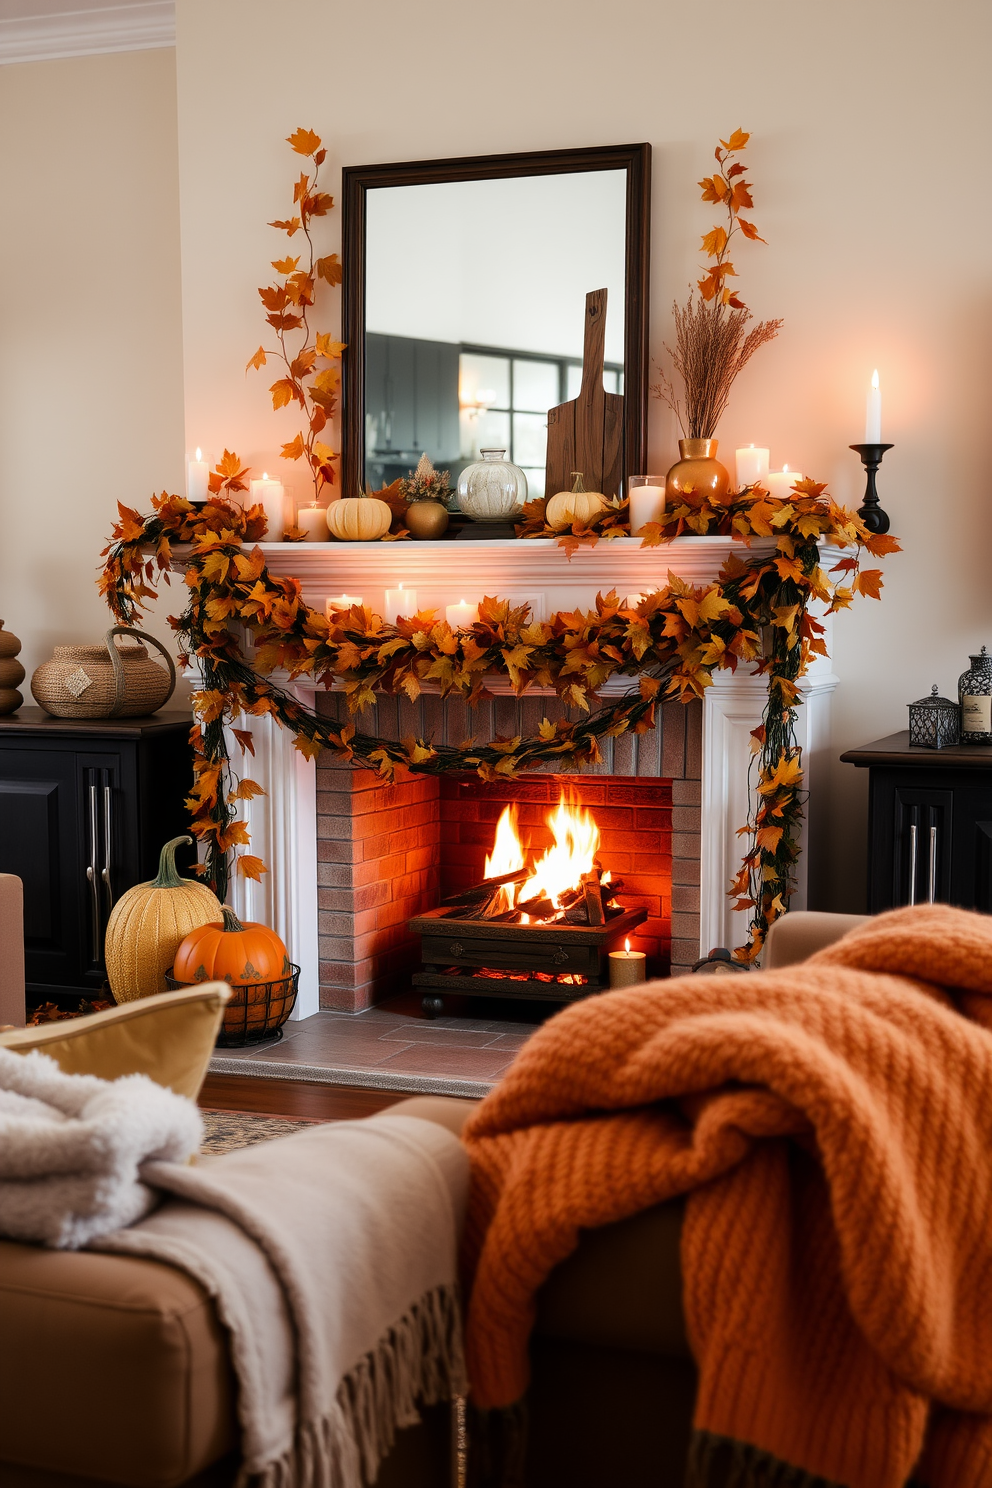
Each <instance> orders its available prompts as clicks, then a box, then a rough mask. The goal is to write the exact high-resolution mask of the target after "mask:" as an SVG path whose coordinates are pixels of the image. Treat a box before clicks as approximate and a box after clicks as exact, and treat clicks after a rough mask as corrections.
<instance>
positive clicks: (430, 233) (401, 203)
mask: <svg viewBox="0 0 992 1488" xmlns="http://www.w3.org/2000/svg"><path fill="white" fill-rule="evenodd" d="M626 191H627V172H626V171H625V170H602V171H575V172H564V173H562V174H559V175H539V176H522V177H512V178H510V179H503V180H498V179H497V180H473V181H450V182H434V183H430V184H424V185H414V186H389V187H373V188H371V189H370V190H369V191H368V194H367V205H366V214H367V215H366V245H365V247H366V284H365V293H366V318H365V333H366V339H365V352H366V380H365V478H366V481H367V482H368V483H369V484H370V485H371V486H372V487H373V489H375V488H377V487H379V486H382V485H388V484H389V483H390V482H391V481H393V480H395V479H397V478H398V477H399V476H405V475H408V474H409V473H410V472H411V470H412V469H413V468H414V467H415V466H416V464H417V461H418V460H419V458H420V456H421V454H424V453H426V454H428V455H429V456H430V458H431V459H432V460H433V462H434V464H435V465H436V466H439V467H440V468H442V469H447V470H450V471H451V481H452V486H455V485H456V483H457V478H458V475H459V473H460V472H461V470H462V469H463V468H464V467H465V466H466V465H468V464H471V463H472V462H473V461H474V460H477V459H478V458H479V453H480V451H481V450H482V449H486V448H494V447H495V448H499V449H504V450H506V452H507V455H508V456H509V458H510V459H511V460H512V461H513V462H514V464H516V465H519V466H520V467H521V468H522V469H523V470H524V471H525V473H526V476H527V483H528V494H529V495H530V496H532V497H533V496H540V495H543V494H544V472H545V455H546V445H547V414H548V409H549V408H553V407H555V406H556V405H557V404H559V403H564V402H565V401H567V400H568V399H571V398H574V397H576V395H577V394H578V391H579V384H580V381H581V375H582V337H583V330H584V323H585V297H586V294H587V292H588V291H589V290H593V289H601V288H604V287H605V288H606V289H607V290H608V292H609V300H608V309H607V321H606V361H605V368H604V374H603V377H604V383H605V386H606V389H607V391H608V392H611V393H622V392H623V390H624V387H623V365H624V305H625V289H626V285H625V270H624V262H625V239H626Z"/></svg>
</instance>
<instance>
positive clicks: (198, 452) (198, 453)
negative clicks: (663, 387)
mask: <svg viewBox="0 0 992 1488" xmlns="http://www.w3.org/2000/svg"><path fill="white" fill-rule="evenodd" d="M875 375H876V377H877V376H878V374H877V373H876V374H875ZM196 458H197V462H199V461H200V460H202V459H203V456H202V455H201V454H200V446H199V445H197V446H196Z"/></svg>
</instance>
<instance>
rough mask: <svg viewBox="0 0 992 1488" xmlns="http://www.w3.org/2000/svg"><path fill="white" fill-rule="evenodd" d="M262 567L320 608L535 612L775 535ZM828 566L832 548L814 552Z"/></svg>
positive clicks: (710, 567) (701, 574)
mask: <svg viewBox="0 0 992 1488" xmlns="http://www.w3.org/2000/svg"><path fill="white" fill-rule="evenodd" d="M258 546H259V547H260V548H261V550H262V553H263V554H264V556H265V562H266V566H267V568H268V570H269V572H270V573H271V574H273V575H278V576H280V577H286V578H295V579H299V581H300V584H301V586H302V590H303V597H304V599H305V601H306V602H307V604H309V605H311V606H315V607H323V604H324V601H325V600H326V599H327V598H328V597H329V596H332V595H337V594H350V595H354V596H356V597H360V598H361V599H363V600H364V601H365V603H366V604H369V605H372V606H374V607H377V608H378V607H379V606H381V605H382V603H383V595H384V591H385V590H386V589H395V588H396V587H397V586H398V585H399V584H402V585H403V586H404V587H406V588H411V589H415V590H416V591H417V603H418V606H419V607H420V608H425V607H427V606H435V607H437V606H439V605H443V604H444V603H449V604H450V603H452V602H453V601H454V600H457V599H467V600H469V601H470V602H472V603H475V602H477V601H478V600H480V599H481V598H482V597H483V595H491V596H498V597H500V598H505V599H514V600H516V601H517V602H522V601H523V602H526V603H529V604H530V605H531V608H532V610H533V612H534V614H535V616H538V617H542V618H543V616H544V615H546V614H550V613H553V612H554V611H555V610H560V609H566V608H570V607H574V606H575V605H580V604H584V605H588V604H591V603H592V602H593V601H594V600H595V597H596V594H597V592H600V591H601V592H603V593H607V592H609V590H610V589H614V588H615V589H617V590H618V591H620V592H621V593H622V595H623V596H626V595H628V594H634V593H644V592H645V591H647V590H651V589H656V588H659V587H660V586H661V585H663V584H664V583H665V581H666V579H667V577H668V574H669V573H674V574H677V575H678V576H679V577H680V578H682V579H685V580H687V581H688V582H690V583H693V584H707V583H710V582H711V581H712V580H713V579H715V578H716V577H717V575H718V574H719V572H720V569H721V567H722V566H723V563H724V562H725V560H726V559H727V558H728V557H729V556H730V554H731V553H735V554H737V555H738V556H740V557H742V558H745V557H746V556H747V555H748V554H751V555H754V556H765V555H767V554H768V553H770V552H772V551H773V550H774V547H775V542H774V539H772V538H759V539H756V540H755V541H754V542H753V543H752V544H751V546H750V547H747V546H746V545H745V544H744V543H743V542H741V541H740V540H739V539H737V538H731V537H679V538H676V539H675V541H674V542H672V543H668V544H665V545H663V546H660V547H656V548H645V547H642V545H641V539H640V538H639V537H621V538H614V539H613V540H612V541H600V542H598V543H597V544H596V546H595V547H582V548H579V549H578V551H577V552H575V553H573V554H572V556H571V558H569V556H568V555H567V554H566V553H565V552H564V551H563V550H562V549H561V548H560V547H559V546H558V544H557V542H556V541H555V540H554V539H552V538H535V539H528V540H515V539H511V540H506V541H499V542H458V541H452V542H416V541H411V542H374V543H362V542H356V543H344V542H326V543H266V542H263V543H259V544H258ZM187 552H188V548H185V547H180V546H176V547H175V548H174V549H173V567H174V568H176V569H178V570H182V569H183V568H184V567H185V553H187ZM821 553H822V557H823V561H824V563H826V564H828V565H829V564H830V563H833V562H836V557H837V556H838V555H837V552H836V550H835V549H832V548H827V547H823V548H822V549H821Z"/></svg>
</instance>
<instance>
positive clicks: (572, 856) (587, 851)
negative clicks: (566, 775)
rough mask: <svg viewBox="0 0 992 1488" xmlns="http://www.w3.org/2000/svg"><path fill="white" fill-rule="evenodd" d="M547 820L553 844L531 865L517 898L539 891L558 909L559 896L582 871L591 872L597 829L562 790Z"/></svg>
mask: <svg viewBox="0 0 992 1488" xmlns="http://www.w3.org/2000/svg"><path fill="white" fill-rule="evenodd" d="M547 823H548V826H549V827H550V828H551V831H552V833H553V835H554V839H555V840H554V845H553V846H552V847H549V848H548V850H547V852H546V853H545V854H544V857H543V858H542V859H541V860H540V862H539V863H537V864H536V865H535V867H534V876H533V878H529V879H528V880H527V882H526V883H525V884H524V886H523V888H521V890H520V891H519V893H518V895H517V898H518V901H519V902H520V903H523V902H524V901H525V900H527V899H537V898H539V897H540V896H541V895H542V894H543V895H545V896H546V897H547V898H548V899H550V900H551V903H552V904H553V905H554V906H555V908H556V909H558V908H560V907H561V904H560V897H561V895H562V894H564V893H565V892H566V890H568V889H577V888H578V887H579V884H580V882H581V881H582V875H583V873H591V872H592V869H593V866H594V860H595V857H596V853H597V851H598V850H599V828H598V827H597V825H596V823H595V822H594V821H593V819H592V817H591V816H590V814H589V812H588V811H587V810H586V809H585V807H584V806H580V805H579V803H578V801H577V800H576V799H575V797H574V796H573V795H571V793H569V794H568V795H566V793H565V792H564V791H563V792H562V794H561V798H560V800H559V802H558V805H557V806H556V808H555V810H554V811H552V812H551V814H550V816H548V817H547Z"/></svg>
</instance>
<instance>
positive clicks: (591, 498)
mask: <svg viewBox="0 0 992 1488" xmlns="http://www.w3.org/2000/svg"><path fill="white" fill-rule="evenodd" d="M572 475H573V477H574V480H573V484H572V489H571V490H570V491H559V492H558V494H557V496H552V498H551V500H550V501H549V502H548V504H547V506H546V507H545V509H544V520H545V521H546V522H547V524H548V526H549V527H553V528H554V529H555V531H556V532H560V531H561V530H562V528H564V527H571V525H572V523H573V522H582V523H587V522H590V521H591V520H592V518H593V517H594V516H595V515H596V513H597V512H601V511H602V510H603V507H604V506H605V505H606V497H605V496H604V495H603V493H602V491H587V490H586V488H585V486H584V485H583V484H582V472H581V471H580V470H573V471H572Z"/></svg>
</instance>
